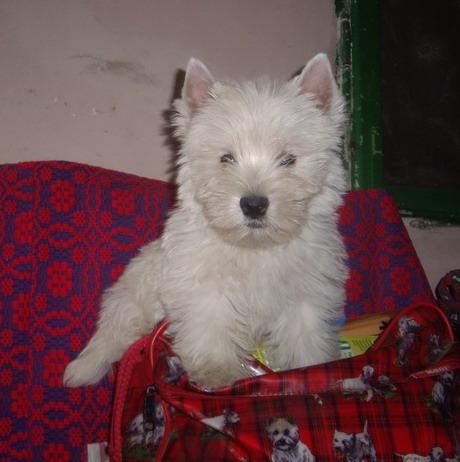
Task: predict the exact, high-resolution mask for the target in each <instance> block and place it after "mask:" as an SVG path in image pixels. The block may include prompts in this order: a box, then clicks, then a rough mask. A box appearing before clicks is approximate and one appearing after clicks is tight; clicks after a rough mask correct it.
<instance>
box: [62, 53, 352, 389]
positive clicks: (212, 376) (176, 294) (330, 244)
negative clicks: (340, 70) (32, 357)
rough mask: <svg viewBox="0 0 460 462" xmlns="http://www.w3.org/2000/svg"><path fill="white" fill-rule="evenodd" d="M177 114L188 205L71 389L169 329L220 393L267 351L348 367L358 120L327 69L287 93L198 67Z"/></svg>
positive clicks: (323, 61) (83, 360) (181, 206)
mask: <svg viewBox="0 0 460 462" xmlns="http://www.w3.org/2000/svg"><path fill="white" fill-rule="evenodd" d="M175 110H176V117H175V120H174V124H175V134H176V136H177V138H178V139H179V141H180V142H181V149H180V152H179V156H178V176H177V183H178V193H177V203H176V206H175V208H174V209H173V210H172V211H171V213H170V216H169V218H168V220H167V222H166V224H165V229H164V232H163V235H162V237H161V238H160V239H158V240H156V241H154V242H152V243H150V244H147V245H146V246H145V247H143V248H142V249H141V250H140V252H139V254H138V255H137V256H136V257H135V258H134V259H133V260H132V261H131V262H130V264H129V265H128V266H127V268H126V269H125V271H124V273H123V274H122V275H121V277H120V278H119V279H118V281H117V282H116V283H115V284H114V285H113V287H111V288H109V289H108V290H107V291H106V293H105V294H104V296H103V301H102V309H101V312H100V316H99V321H98V324H97V330H96V332H95V334H94V335H93V337H92V338H91V339H90V341H89V343H88V344H87V345H86V347H85V348H84V349H83V351H82V352H81V353H80V355H79V356H78V357H77V358H76V359H75V360H74V361H72V362H71V363H70V364H69V365H68V366H67V368H66V370H65V375H64V383H65V384H66V385H67V386H80V385H84V384H92V383H96V382H98V381H99V380H100V379H101V378H102V377H103V376H104V375H105V374H106V373H107V372H108V371H109V370H110V368H111V364H112V363H113V362H116V361H118V360H120V358H121V357H122V355H123V353H124V352H125V351H126V350H127V349H128V347H129V346H130V345H131V344H132V343H134V342H135V341H136V340H137V339H138V338H140V337H141V336H143V335H145V334H147V333H149V332H151V330H152V329H153V328H154V326H155V325H156V324H157V323H158V322H159V321H161V320H162V319H168V320H169V327H168V329H169V332H170V333H171V334H172V335H173V338H174V343H173V348H174V351H175V353H176V354H177V355H178V356H179V357H180V359H181V362H182V364H183V366H184V368H185V369H186V371H187V372H188V374H189V377H190V379H191V380H193V381H195V382H196V383H197V384H200V385H203V386H207V387H215V386H220V385H225V384H229V383H231V382H233V381H234V380H236V379H239V378H242V377H245V376H247V375H248V369H247V368H245V367H244V363H245V359H246V358H247V357H248V356H249V355H251V354H252V353H253V352H254V350H255V349H256V347H264V348H267V350H268V351H270V356H269V358H268V359H269V362H270V363H271V364H273V365H274V366H275V367H277V368H279V369H289V368H294V367H300V366H307V365H311V364H316V363H321V362H325V361H329V360H333V359H336V358H338V357H339V343H338V331H337V327H336V326H334V323H336V322H337V320H339V319H340V318H341V317H342V314H343V305H344V298H345V297H344V283H345V280H346V278H347V269H346V264H345V250H344V246H343V243H342V240H341V236H340V234H339V232H338V229H337V209H338V207H339V206H340V204H341V202H342V196H343V193H344V191H345V183H346V182H345V173H344V169H343V167H342V163H341V159H340V157H339V155H338V151H339V149H340V144H341V136H342V133H343V125H344V118H345V117H344V103H343V98H342V96H341V95H340V93H339V91H338V88H337V86H336V84H335V81H334V78H333V74H332V71H331V67H330V64H329V60H328V58H327V57H326V55H324V54H319V55H317V56H315V57H314V58H313V59H312V60H311V61H309V62H308V63H307V65H306V66H305V67H304V69H303V70H302V72H301V73H300V74H299V75H298V76H297V77H295V78H293V79H292V80H290V81H288V82H287V83H283V84H278V83H273V82H271V81H269V80H267V79H260V80H257V81H255V82H243V83H235V82H229V81H218V80H215V79H214V78H213V76H212V75H211V74H210V72H209V71H208V69H207V68H206V67H205V65H204V64H202V63H201V62H200V61H198V60H196V59H193V58H192V59H191V60H190V62H189V64H188V67H187V71H186V75H185V82H184V86H183V89H182V98H181V99H179V100H177V101H176V102H175Z"/></svg>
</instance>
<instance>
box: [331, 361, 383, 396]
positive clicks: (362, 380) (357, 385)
mask: <svg viewBox="0 0 460 462" xmlns="http://www.w3.org/2000/svg"><path fill="white" fill-rule="evenodd" d="M373 375H374V368H373V367H372V366H369V365H367V366H364V367H363V369H362V371H361V374H360V375H359V376H358V377H353V378H349V379H340V380H338V381H337V384H339V385H341V388H342V392H343V393H344V394H353V393H366V401H370V400H371V399H372V397H373V396H374V392H373V389H372V386H371V384H370V383H369V381H370V380H371V379H372V376H373Z"/></svg>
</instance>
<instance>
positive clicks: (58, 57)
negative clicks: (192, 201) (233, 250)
mask: <svg viewBox="0 0 460 462" xmlns="http://www.w3.org/2000/svg"><path fill="white" fill-rule="evenodd" d="M335 33H336V27H335V16H334V2H333V0H135V1H130V0H71V1H62V0H39V1H35V0H34V1H30V0H3V1H1V2H0V101H1V103H0V122H1V128H0V130H1V136H0V163H4V162H15V161H21V160H43V159H64V160H71V161H78V162H85V163H89V164H93V165H101V166H104V167H108V168H113V169H117V170H123V171H126V172H131V173H135V174H139V175H144V176H148V177H153V178H160V179H167V178H168V173H167V171H168V162H169V160H170V151H169V149H168V147H167V146H165V137H164V136H163V135H162V128H163V126H164V118H163V112H164V111H165V110H166V109H168V107H169V105H170V99H171V96H172V92H173V86H174V83H175V78H176V73H177V70H178V69H179V68H184V67H185V65H186V63H187V61H188V59H189V57H190V56H195V57H197V58H200V59H202V60H204V61H205V62H206V63H207V64H208V67H209V68H210V69H211V71H212V72H213V73H214V75H215V76H217V77H219V76H221V77H224V76H225V77H232V78H239V77H243V78H244V77H254V76H258V75H261V74H270V75H272V76H274V77H276V78H282V79H284V78H288V77H290V76H291V75H292V74H293V73H294V72H295V71H296V70H298V69H299V68H300V67H301V66H302V65H303V64H304V63H305V62H306V61H307V60H308V59H309V58H311V57H312V56H313V55H314V54H315V53H317V52H319V51H325V52H327V53H328V54H329V55H330V56H331V57H332V58H334V54H335V41H336V35H335Z"/></svg>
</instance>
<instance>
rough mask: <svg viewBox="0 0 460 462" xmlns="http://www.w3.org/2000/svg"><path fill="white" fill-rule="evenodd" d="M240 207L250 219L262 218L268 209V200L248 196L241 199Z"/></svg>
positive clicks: (262, 197) (261, 197)
mask: <svg viewBox="0 0 460 462" xmlns="http://www.w3.org/2000/svg"><path fill="white" fill-rule="evenodd" d="M240 207H241V210H242V211H243V213H244V214H245V215H246V216H247V217H249V218H260V217H263V216H264V215H265V212H266V211H267V209H268V199H267V198H266V197H264V196H246V197H242V198H241V199H240Z"/></svg>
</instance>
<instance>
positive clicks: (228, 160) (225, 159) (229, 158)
mask: <svg viewBox="0 0 460 462" xmlns="http://www.w3.org/2000/svg"><path fill="white" fill-rule="evenodd" d="M220 161H221V163H223V164H236V159H235V158H234V157H233V155H232V154H224V155H223V156H222V157H221V158H220Z"/></svg>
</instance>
